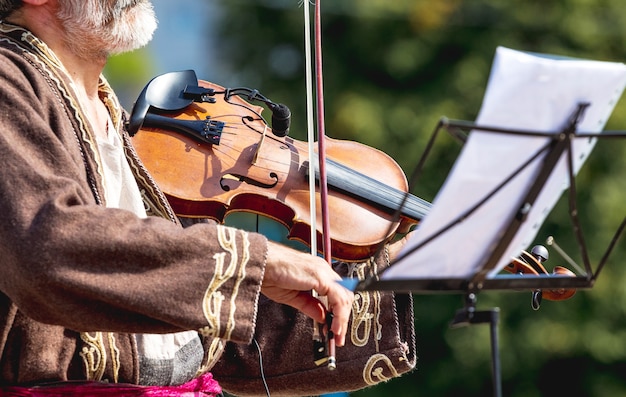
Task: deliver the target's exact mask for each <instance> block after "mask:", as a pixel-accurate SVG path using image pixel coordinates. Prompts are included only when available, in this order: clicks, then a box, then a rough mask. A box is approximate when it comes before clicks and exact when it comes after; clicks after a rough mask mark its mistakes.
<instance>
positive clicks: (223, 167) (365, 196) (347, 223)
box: [132, 81, 428, 261]
mask: <svg viewBox="0 0 626 397" xmlns="http://www.w3.org/2000/svg"><path fill="white" fill-rule="evenodd" d="M198 85H199V86H200V87H204V88H210V89H212V90H216V91H220V90H223V87H220V86H218V85H216V84H213V83H210V82H206V81H199V82H198ZM262 110H263V108H262V107H260V106H254V105H251V104H250V103H248V102H247V101H245V100H244V99H242V98H241V97H239V96H232V97H229V98H228V100H226V99H222V98H221V97H220V96H215V97H214V100H212V101H211V102H195V101H194V102H192V103H190V104H189V105H188V106H186V107H184V108H182V109H179V110H174V111H172V110H166V111H162V110H159V109H158V108H150V110H149V113H150V115H155V114H156V115H158V117H167V118H170V119H175V120H178V121H183V122H184V121H187V120H189V121H205V122H207V121H210V123H207V124H206V126H208V128H213V127H212V126H218V127H216V128H218V129H219V133H218V134H216V135H219V136H218V137H213V138H211V139H212V142H214V143H209V142H207V141H203V140H201V139H197V138H196V137H193V136H190V134H187V133H181V132H179V131H175V128H171V129H170V128H167V129H166V128H162V127H161V126H151V125H150V123H147V122H144V123H143V125H142V126H141V127H140V129H139V131H138V133H136V135H135V136H134V137H133V138H132V139H133V145H134V147H135V149H136V151H137V153H138V155H139V157H140V158H141V160H142V162H143V163H144V165H145V166H146V168H147V169H148V171H149V172H150V173H151V175H152V176H153V177H154V179H155V181H156V182H157V184H158V185H159V187H160V188H161V189H162V190H163V192H164V193H165V195H166V196H167V198H168V200H169V201H170V203H171V205H172V207H173V209H174V211H175V212H176V214H177V215H179V216H185V217H198V218H211V219H214V220H216V221H218V222H223V221H224V218H225V217H226V216H227V215H228V214H229V213H232V212H237V211H244V212H252V213H256V214H260V215H263V216H267V217H270V218H273V219H275V220H277V221H278V222H280V223H282V224H283V225H285V227H286V228H287V229H288V237H289V238H290V239H295V240H299V241H301V242H304V243H306V244H309V245H310V235H311V232H310V230H311V225H310V224H311V222H310V218H311V217H310V194H309V176H308V173H309V172H315V167H311V166H310V164H315V163H316V159H313V161H311V159H309V158H308V157H309V156H308V150H307V147H306V145H305V143H303V142H300V141H297V140H295V139H292V138H290V137H278V136H275V135H274V134H272V133H271V129H270V128H269V127H268V125H267V123H266V122H265V121H264V119H263V118H262V117H261V116H260V114H261V112H262ZM146 120H148V118H146ZM161 120H163V119H161ZM153 124H159V123H153ZM206 126H205V127H206ZM205 129H206V128H205ZM325 146H326V158H327V159H328V161H329V168H328V174H329V194H328V208H329V213H330V214H331V216H330V236H331V246H332V256H333V257H334V258H336V259H339V260H344V261H358V260H363V259H366V258H368V257H370V256H371V255H373V254H374V253H375V252H376V250H377V249H378V247H379V246H380V244H381V243H382V242H385V241H387V240H389V239H390V238H391V237H393V235H394V234H395V233H396V231H397V230H398V228H399V227H402V228H405V227H407V226H410V225H411V224H415V223H417V222H419V220H420V219H421V217H422V216H423V215H424V214H425V212H426V210H427V208H428V203H426V202H423V201H421V200H420V199H417V198H415V197H411V198H410V199H409V200H408V201H409V203H411V202H413V203H415V200H417V204H418V206H423V208H422V207H419V208H418V210H417V211H416V212H413V213H410V214H409V215H407V214H400V216H398V214H397V211H395V210H394V209H392V208H385V207H386V206H385V204H384V203H383V204H382V205H381V204H380V203H378V201H380V200H379V199H378V198H377V197H379V198H381V199H382V200H383V201H384V200H386V199H387V198H388V197H389V196H394V195H395V196H398V195H399V197H398V198H399V199H402V198H403V195H404V194H405V192H406V191H407V189H408V184H407V180H406V177H405V174H404V172H403V171H402V169H401V168H400V167H399V166H398V164H397V163H396V162H395V161H394V160H393V159H392V158H391V157H389V156H388V155H386V154H385V153H383V152H381V151H380V150H377V149H374V148H371V147H368V146H366V145H363V144H360V143H357V142H352V141H344V140H336V139H331V138H327V140H326V144H325ZM312 169H313V171H311V170H312ZM372 197H373V198H372ZM316 199H317V205H316V208H317V210H316V211H317V213H316V217H317V219H321V216H322V214H321V209H320V208H321V206H320V202H319V201H320V195H319V192H317V193H316ZM387 207H392V205H387ZM316 230H317V233H316V234H317V238H318V246H322V230H321V226H320V227H316Z"/></svg>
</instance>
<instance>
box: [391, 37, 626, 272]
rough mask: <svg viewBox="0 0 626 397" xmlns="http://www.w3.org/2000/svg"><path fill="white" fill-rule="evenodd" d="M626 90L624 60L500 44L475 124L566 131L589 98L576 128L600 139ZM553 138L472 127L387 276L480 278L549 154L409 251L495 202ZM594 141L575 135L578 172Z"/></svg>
mask: <svg viewBox="0 0 626 397" xmlns="http://www.w3.org/2000/svg"><path fill="white" fill-rule="evenodd" d="M625 85H626V66H625V65H624V64H622V63H614V62H600V61H590V60H580V59H570V58H557V57H552V56H547V55H541V54H532V53H525V52H520V51H515V50H511V49H507V48H503V47H499V48H498V49H497V51H496V55H495V58H494V62H493V65H492V70H491V75H490V77H489V82H488V85H487V90H486V93H485V97H484V100H483V104H482V107H481V110H480V113H479V115H478V117H477V120H476V124H477V125H479V126H492V127H498V128H508V129H515V130H529V131H538V132H554V133H557V132H559V131H561V130H562V129H563V128H564V127H565V126H566V125H567V121H568V119H569V118H570V116H571V114H572V113H573V112H574V110H575V109H576V107H577V104H578V103H581V102H589V103H590V104H591V105H590V106H589V107H588V108H587V109H586V111H585V113H584V117H583V119H582V120H581V122H580V123H579V124H578V131H579V132H586V133H600V132H601V131H602V129H603V128H604V125H605V123H606V121H607V119H608V118H609V117H610V115H611V113H612V111H613V108H614V106H615V104H616V103H617V101H618V100H619V98H620V97H621V95H622V92H623V90H624V86H625ZM547 141H548V138H545V137H528V136H516V135H510V134H502V133H494V132H485V131H479V130H474V131H472V132H471V133H470V135H469V139H468V141H467V142H466V143H465V145H464V147H463V150H462V151H461V154H460V155H459V158H458V159H457V161H456V162H455V164H454V166H453V168H452V170H451V172H450V174H449V175H448V178H447V179H446V181H445V182H444V185H443V186H442V188H441V190H440V191H439V193H438V194H437V196H436V197H435V199H434V200H433V207H432V210H431V211H430V212H429V214H428V216H426V218H425V219H424V220H423V221H422V223H421V225H420V226H419V229H418V230H417V231H416V232H415V233H414V234H415V235H414V236H413V237H412V239H411V240H410V241H409V242H408V243H407V245H406V246H405V247H404V249H403V252H401V255H400V257H401V259H400V260H399V261H397V262H396V263H395V264H393V265H392V266H391V267H390V268H389V269H388V270H387V271H385V272H384V273H383V274H382V275H381V279H383V280H391V279H443V278H463V279H465V278H470V277H471V276H472V275H474V274H475V273H476V272H477V271H478V270H480V269H481V268H482V267H483V266H484V264H485V263H484V262H485V261H486V259H487V258H486V257H485V255H486V252H490V250H489V248H490V247H491V248H493V247H494V246H495V244H497V242H498V241H499V237H500V236H501V234H502V233H503V232H504V230H505V228H506V226H507V224H508V223H509V220H510V219H511V217H512V216H513V215H514V214H515V213H516V212H517V210H518V209H519V207H520V205H521V204H522V203H521V200H522V198H523V195H524V194H525V192H526V191H527V189H528V187H529V186H530V185H531V184H532V183H533V181H534V180H535V178H536V176H537V173H538V170H539V168H540V166H541V160H542V159H543V158H544V157H545V156H543V155H542V156H540V158H538V159H536V160H535V161H534V162H533V163H531V164H530V166H528V167H527V168H526V169H525V170H524V171H523V172H521V173H520V174H519V175H518V176H517V177H515V179H513V180H512V181H511V183H509V184H508V185H506V186H505V187H504V188H503V189H501V190H500V191H499V192H498V193H497V194H495V195H494V196H493V197H492V198H491V199H490V200H489V201H487V202H486V203H485V204H484V205H483V206H481V207H480V208H479V209H478V210H477V211H475V212H474V213H473V214H472V215H471V216H469V217H468V218H467V219H465V220H464V221H463V222H462V223H460V224H457V225H456V226H452V227H451V228H450V229H449V230H448V231H447V232H445V233H444V234H442V235H440V236H439V237H437V238H436V239H434V240H432V241H430V242H428V243H427V244H426V245H423V246H421V247H420V248H419V249H417V250H415V251H414V252H411V253H410V254H407V253H408V252H410V251H411V250H412V249H413V248H414V247H418V246H420V245H421V244H422V243H423V242H424V241H426V240H427V239H429V238H430V237H431V236H433V235H435V234H436V233H437V232H439V231H440V230H441V229H442V227H444V226H445V225H448V224H449V223H450V222H452V221H453V220H455V219H457V218H458V216H459V215H460V214H463V213H465V212H466V211H467V210H468V209H470V208H472V207H473V206H475V205H476V204H477V203H478V202H479V201H481V200H482V199H483V198H484V197H486V196H488V195H489V193H490V192H491V191H492V190H494V189H495V187H496V186H498V185H499V184H501V183H502V181H504V180H505V179H506V178H507V177H509V175H512V174H513V171H514V170H516V169H517V168H518V167H520V165H521V164H523V163H525V162H526V161H528V160H529V158H530V157H531V156H532V155H534V154H535V153H536V152H537V150H538V149H539V148H541V147H543V146H544V145H545V144H546V143H547ZM595 141H596V140H595V139H592V140H589V139H576V141H575V143H574V153H575V155H574V161H575V167H574V168H575V172H578V170H579V169H580V167H581V166H582V165H583V163H584V162H585V160H586V159H587V157H588V156H589V153H590V152H591V150H592V149H593V147H594V144H595ZM566 167H567V164H566V161H565V158H564V156H562V158H561V159H560V161H559V163H558V165H557V166H556V167H555V169H554V172H553V173H552V175H551V176H550V178H549V179H548V181H547V183H546V185H545V188H544V189H543V190H542V192H541V193H540V195H539V197H538V198H537V201H536V203H535V205H534V206H533V207H532V209H531V210H530V213H529V215H528V218H527V221H526V222H525V223H523V224H522V227H521V228H520V230H519V231H518V233H517V234H516V236H515V237H514V238H513V240H512V242H511V244H510V245H509V246H508V248H507V250H506V252H505V254H504V256H503V257H502V258H501V260H500V261H499V262H498V264H497V266H496V267H495V268H494V270H493V271H492V272H491V273H490V275H489V277H491V276H493V275H494V274H495V273H497V272H499V271H500V270H501V269H502V268H503V267H504V266H506V265H507V264H508V263H509V260H510V258H511V257H514V256H517V255H518V254H519V253H520V251H521V250H524V249H528V247H529V245H530V244H532V243H533V240H534V239H535V237H536V234H537V231H538V229H539V227H540V226H541V225H542V223H543V222H544V220H545V218H546V217H547V216H548V214H549V213H550V211H551V210H552V208H553V207H554V205H555V204H556V202H557V201H558V199H559V198H560V196H561V195H562V193H563V191H564V190H565V189H566V188H567V187H568V185H569V183H568V172H567V168H566ZM404 255H406V256H404ZM403 256H404V257H403Z"/></svg>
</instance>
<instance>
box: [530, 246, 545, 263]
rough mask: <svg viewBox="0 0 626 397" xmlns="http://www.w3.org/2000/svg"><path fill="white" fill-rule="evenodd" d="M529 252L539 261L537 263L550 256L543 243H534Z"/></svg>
mask: <svg viewBox="0 0 626 397" xmlns="http://www.w3.org/2000/svg"><path fill="white" fill-rule="evenodd" d="M530 253H531V254H532V255H533V256H534V257H535V258H536V259H537V260H538V261H539V263H543V262H545V261H547V260H548V258H550V253H549V252H548V249H547V248H546V247H544V246H543V245H535V246H534V247H533V248H532V249H531V250H530Z"/></svg>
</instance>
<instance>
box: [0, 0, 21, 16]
mask: <svg viewBox="0 0 626 397" xmlns="http://www.w3.org/2000/svg"><path fill="white" fill-rule="evenodd" d="M21 6H22V0H0V19H4V18H6V17H7V16H9V15H10V14H11V13H12V12H13V11H15V10H17V9H18V8H20V7H21Z"/></svg>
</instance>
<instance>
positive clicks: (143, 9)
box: [57, 0, 157, 59]
mask: <svg viewBox="0 0 626 397" xmlns="http://www.w3.org/2000/svg"><path fill="white" fill-rule="evenodd" d="M57 16H58V17H59V19H60V20H61V22H62V24H63V26H64V27H65V31H66V35H67V36H66V43H67V45H68V46H69V47H70V48H71V49H72V51H73V52H74V53H75V54H76V55H77V56H79V57H81V58H83V59H90V58H93V57H102V56H105V57H108V56H109V55H113V54H119V53H122V52H128V51H132V50H136V49H138V48H141V47H143V46H144V45H146V44H148V43H149V42H150V40H151V39H152V34H153V33H154V31H155V30H156V27H157V19H156V15H155V13H154V9H153V8H152V3H151V2H150V0H61V1H60V2H59V10H58V12H57Z"/></svg>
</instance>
